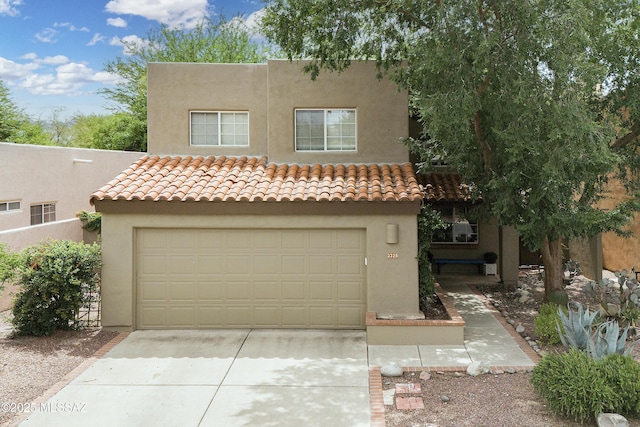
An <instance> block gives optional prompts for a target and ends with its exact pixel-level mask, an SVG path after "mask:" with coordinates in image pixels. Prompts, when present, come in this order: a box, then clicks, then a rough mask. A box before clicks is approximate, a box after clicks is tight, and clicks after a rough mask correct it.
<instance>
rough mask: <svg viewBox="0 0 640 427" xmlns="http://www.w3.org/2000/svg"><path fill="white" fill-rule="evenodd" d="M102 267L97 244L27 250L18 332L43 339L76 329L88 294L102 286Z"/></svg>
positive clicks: (43, 245) (18, 304) (17, 313)
mask: <svg viewBox="0 0 640 427" xmlns="http://www.w3.org/2000/svg"><path fill="white" fill-rule="evenodd" d="M99 267H100V248H99V246H98V245H97V244H93V245H87V244H84V243H75V242H71V241H54V240H50V241H47V242H44V243H41V244H39V245H34V246H30V247H28V248H26V249H25V250H24V251H23V253H22V266H21V269H20V272H19V274H18V277H17V282H18V284H19V285H20V286H21V290H20V291H19V292H18V295H17V297H16V301H15V303H14V305H13V316H14V317H13V320H12V322H13V326H14V327H15V329H16V332H17V333H18V334H28V335H36V336H40V335H50V334H51V333H53V332H54V331H55V330H56V329H71V328H74V327H75V326H76V325H77V323H76V322H77V320H76V317H77V313H78V311H79V310H80V308H81V307H82V306H83V305H84V304H85V302H86V298H87V297H86V295H87V292H89V291H92V290H95V288H96V287H97V285H98V281H99V276H98V268H99Z"/></svg>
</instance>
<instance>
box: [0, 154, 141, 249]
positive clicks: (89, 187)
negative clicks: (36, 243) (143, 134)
mask: <svg viewBox="0 0 640 427" xmlns="http://www.w3.org/2000/svg"><path fill="white" fill-rule="evenodd" d="M140 157H141V153H130V152H123V151H108V150H89V149H82V148H64V147H47V146H39V145H24V144H11V143H0V171H1V172H0V201H9V200H19V201H20V203H21V209H20V210H19V211H11V212H0V231H3V230H11V229H14V228H21V227H27V226H30V224H31V219H30V210H29V208H30V206H31V205H32V204H41V203H55V205H56V221H61V220H65V219H71V218H75V217H76V213H78V212H79V211H81V210H86V211H90V212H91V211H93V207H92V206H91V205H90V204H89V196H90V195H91V193H93V192H94V191H95V190H97V189H98V188H100V187H101V186H103V185H104V184H105V183H107V182H109V181H110V180H111V179H113V177H114V176H116V175H117V174H118V173H119V172H121V171H122V170H124V169H125V168H126V167H127V166H129V165H130V164H131V163H133V162H134V161H136V160H137V159H138V158H140ZM16 243H17V244H18V245H20V246H23V245H24V244H25V243H26V244H30V243H33V242H32V241H29V240H25V241H24V242H16ZM25 246H26V245H25Z"/></svg>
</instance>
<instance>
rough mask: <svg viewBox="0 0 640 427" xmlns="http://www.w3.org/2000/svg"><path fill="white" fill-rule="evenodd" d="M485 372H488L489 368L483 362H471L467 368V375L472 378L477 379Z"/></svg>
mask: <svg viewBox="0 0 640 427" xmlns="http://www.w3.org/2000/svg"><path fill="white" fill-rule="evenodd" d="M487 372H489V367H488V366H486V365H485V364H484V363H483V362H471V363H470V364H469V366H467V375H471V376H472V377H477V376H478V375H482V374H486V373H487Z"/></svg>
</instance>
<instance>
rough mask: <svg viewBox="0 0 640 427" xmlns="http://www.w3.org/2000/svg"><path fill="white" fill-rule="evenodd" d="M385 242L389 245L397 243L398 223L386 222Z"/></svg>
mask: <svg viewBox="0 0 640 427" xmlns="http://www.w3.org/2000/svg"><path fill="white" fill-rule="evenodd" d="M387 243H388V244H390V245H394V244H396V243H398V224H387Z"/></svg>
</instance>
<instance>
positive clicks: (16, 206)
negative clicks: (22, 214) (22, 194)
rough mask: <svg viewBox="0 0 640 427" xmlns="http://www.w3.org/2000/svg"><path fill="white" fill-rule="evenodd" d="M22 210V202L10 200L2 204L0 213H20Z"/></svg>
mask: <svg viewBox="0 0 640 427" xmlns="http://www.w3.org/2000/svg"><path fill="white" fill-rule="evenodd" d="M19 210H20V201H19V200H9V201H6V202H0V213H2V212H11V211H19Z"/></svg>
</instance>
